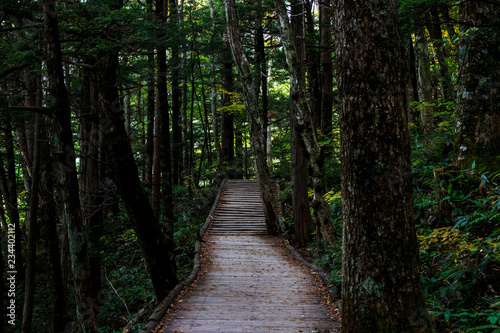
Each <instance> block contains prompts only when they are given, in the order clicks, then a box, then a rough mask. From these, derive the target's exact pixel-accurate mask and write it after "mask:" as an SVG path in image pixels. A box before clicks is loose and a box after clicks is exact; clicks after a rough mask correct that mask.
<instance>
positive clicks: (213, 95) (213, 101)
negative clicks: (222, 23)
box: [192, 0, 224, 177]
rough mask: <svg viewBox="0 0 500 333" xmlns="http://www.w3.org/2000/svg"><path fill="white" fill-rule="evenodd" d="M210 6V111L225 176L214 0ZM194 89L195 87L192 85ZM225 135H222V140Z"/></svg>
mask: <svg viewBox="0 0 500 333" xmlns="http://www.w3.org/2000/svg"><path fill="white" fill-rule="evenodd" d="M208 4H209V7H210V20H211V21H212V23H211V26H210V54H209V62H210V64H209V65H210V111H211V113H212V133H213V134H212V135H213V141H214V146H215V154H216V156H217V170H216V172H217V176H220V177H223V176H224V175H223V157H222V147H221V144H222V142H221V143H219V116H218V113H217V89H216V77H215V75H216V71H215V50H214V43H215V26H216V22H215V11H214V5H213V1H212V0H209V2H208ZM192 88H193V89H194V87H192ZM223 140H224V137H222V140H221V141H223Z"/></svg>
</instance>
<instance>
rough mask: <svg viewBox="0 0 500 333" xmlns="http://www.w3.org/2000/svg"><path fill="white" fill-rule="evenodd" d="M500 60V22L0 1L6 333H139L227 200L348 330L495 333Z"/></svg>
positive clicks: (299, 2)
mask: <svg viewBox="0 0 500 333" xmlns="http://www.w3.org/2000/svg"><path fill="white" fill-rule="evenodd" d="M499 59H500V1H498V0H468V1H466V0H400V1H396V0H389V1H383V0H366V1H349V0H317V1H315V0H290V1H285V0H256V1H255V2H254V1H247V0H239V1H235V0H222V1H213V0H208V1H207V0H0V219H1V236H0V242H1V244H0V245H1V246H0V251H1V252H0V255H1V257H2V260H1V261H0V265H1V266H0V271H1V275H2V283H0V299H1V300H2V304H1V306H0V332H23V333H29V332H37V333H44V332H54V333H55V332H57V333H59V332H85V333H87V332H139V330H140V329H141V327H142V326H143V325H144V323H145V322H146V321H147V320H148V317H149V315H151V313H152V312H153V311H154V309H155V307H156V306H157V305H158V303H159V302H161V301H162V300H163V299H164V298H165V297H166V296H167V294H168V293H169V291H170V290H172V289H173V288H174V287H175V286H176V285H177V284H178V283H179V281H182V280H183V279H184V278H185V277H186V276H187V275H189V273H190V271H191V269H192V266H193V260H194V259H193V258H194V256H195V242H196V241H197V240H198V237H199V236H198V235H199V231H200V228H201V227H202V225H203V223H204V221H205V219H206V218H207V215H208V214H209V212H210V208H211V206H212V204H213V202H214V199H215V197H216V195H217V192H218V190H219V186H220V184H221V182H222V181H223V180H224V179H226V178H233V179H256V180H257V182H258V185H259V190H260V196H261V198H262V201H263V206H264V212H265V221H266V226H267V230H268V233H269V234H270V235H276V236H279V237H282V238H285V239H287V240H288V241H289V242H290V243H291V244H292V245H293V246H294V247H295V248H296V249H297V250H298V251H299V252H300V253H301V254H302V255H303V256H304V257H305V258H307V259H308V260H309V261H310V262H313V263H314V264H316V265H318V266H320V267H321V268H322V269H323V270H324V271H325V272H326V273H327V278H328V281H329V282H328V288H329V290H330V292H331V293H332V294H333V295H335V298H336V299H337V300H338V302H339V304H341V317H342V331H343V332H433V331H435V332H477V333H479V332H496V333H498V332H500V65H499V63H498V61H499ZM270 180H277V182H278V184H279V195H278V197H277V198H275V196H274V195H273V193H272V189H271V187H270ZM276 204H278V206H279V207H280V209H276V207H277V206H276ZM125 327H127V329H125V330H124V328H125Z"/></svg>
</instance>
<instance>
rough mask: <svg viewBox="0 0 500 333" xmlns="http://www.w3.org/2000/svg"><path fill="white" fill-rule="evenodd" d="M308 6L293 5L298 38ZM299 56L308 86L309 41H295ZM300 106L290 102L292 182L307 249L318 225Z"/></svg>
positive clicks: (298, 232)
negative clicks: (311, 204)
mask: <svg viewBox="0 0 500 333" xmlns="http://www.w3.org/2000/svg"><path fill="white" fill-rule="evenodd" d="M303 11H304V6H303V5H302V3H301V2H299V1H294V2H292V6H291V28H292V33H293V35H294V36H302V35H303V33H304V15H302V13H303ZM294 43H295V49H296V50H297V56H298V57H299V59H301V64H302V67H301V68H297V69H296V70H297V74H298V77H299V80H300V81H301V82H300V84H301V85H303V86H305V68H304V67H305V66H304V65H305V56H306V55H305V54H304V53H305V39H304V38H295V40H294ZM297 117H298V112H297V106H296V104H295V102H294V99H293V97H292V98H291V99H290V139H291V154H292V156H291V162H292V167H291V180H292V207H293V224H294V228H295V237H296V239H297V243H298V244H299V245H300V246H305V245H306V244H307V243H308V242H309V240H310V233H311V231H312V230H313V227H314V223H313V220H312V216H311V211H310V208H309V191H308V190H309V189H308V186H307V185H308V184H307V181H308V178H309V177H308V173H307V159H306V157H305V155H306V150H305V148H304V144H303V142H302V139H301V137H300V126H299V123H298V121H297Z"/></svg>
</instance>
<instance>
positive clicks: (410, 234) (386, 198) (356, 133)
mask: <svg viewBox="0 0 500 333" xmlns="http://www.w3.org/2000/svg"><path fill="white" fill-rule="evenodd" d="M397 20H398V18H397V6H396V1H382V0H370V1H364V2H362V3H360V2H355V1H349V0H340V1H338V2H337V6H336V13H335V25H336V27H335V31H336V40H335V42H336V51H335V55H336V57H337V73H338V76H337V82H338V86H339V89H340V91H339V94H340V95H339V97H340V100H339V101H340V117H341V118H340V119H341V149H342V152H341V165H342V216H343V273H342V275H343V281H342V332H347V333H350V332H357V333H360V332H394V333H396V332H397V333H399V332H431V331H432V327H431V323H430V319H429V315H428V313H427V308H426V306H425V301H424V295H423V290H422V285H421V280H420V270H419V260H418V246H417V239H416V233H415V226H414V224H413V218H412V211H413V197H412V184H411V164H410V140H409V130H408V113H407V107H408V105H407V102H406V96H407V93H406V75H405V74H404V70H403V69H404V63H403V56H402V55H403V48H402V45H401V37H400V35H399V28H398V24H397V22H398V21H397Z"/></svg>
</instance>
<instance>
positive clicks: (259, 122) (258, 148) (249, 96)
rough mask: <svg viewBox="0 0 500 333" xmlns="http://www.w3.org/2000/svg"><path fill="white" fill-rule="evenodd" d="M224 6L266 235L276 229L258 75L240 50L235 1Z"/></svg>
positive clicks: (241, 48)
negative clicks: (248, 127)
mask: <svg viewBox="0 0 500 333" xmlns="http://www.w3.org/2000/svg"><path fill="white" fill-rule="evenodd" d="M224 5H225V7H226V18H227V22H228V39H229V44H230V46H231V51H232V53H233V58H234V62H235V64H236V68H237V69H238V73H239V75H240V79H241V82H242V85H243V95H244V96H245V107H246V112H247V118H248V121H249V123H250V142H251V145H252V151H253V155H254V164H255V170H256V176H257V183H258V184H259V190H260V196H261V198H262V202H263V205H264V213H265V215H266V226H267V231H268V233H269V234H270V235H276V234H277V232H278V219H277V215H276V211H275V208H274V197H273V193H272V190H271V185H270V183H269V169H268V167H267V161H266V141H265V137H264V124H265V121H264V119H263V115H262V110H261V109H260V108H259V90H258V88H259V84H258V80H259V79H260V76H258V77H257V78H256V77H254V75H253V73H252V71H251V67H250V63H249V62H248V59H247V56H246V54H245V53H244V52H243V45H242V44H241V39H240V32H239V27H238V24H237V21H236V19H235V1H234V0H224Z"/></svg>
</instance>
